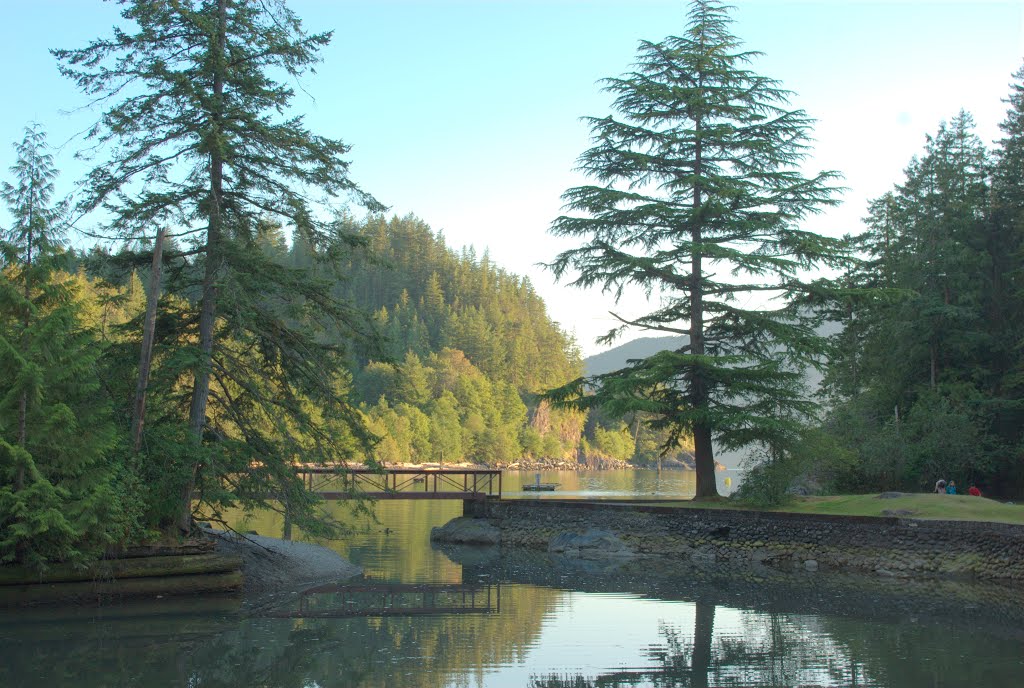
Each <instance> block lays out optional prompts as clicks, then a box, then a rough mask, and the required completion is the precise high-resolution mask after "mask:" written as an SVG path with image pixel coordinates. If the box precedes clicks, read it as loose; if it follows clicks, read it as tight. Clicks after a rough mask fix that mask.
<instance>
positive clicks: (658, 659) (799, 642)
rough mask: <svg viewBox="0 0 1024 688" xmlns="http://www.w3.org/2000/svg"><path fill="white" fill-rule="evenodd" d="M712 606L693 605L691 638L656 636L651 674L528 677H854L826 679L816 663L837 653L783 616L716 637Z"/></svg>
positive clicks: (650, 681)
mask: <svg viewBox="0 0 1024 688" xmlns="http://www.w3.org/2000/svg"><path fill="white" fill-rule="evenodd" d="M715 608H716V606H715V604H713V603H710V602H706V601H697V602H695V604H694V611H695V617H694V627H693V634H692V636H685V635H684V634H683V633H681V632H680V630H679V629H677V628H674V627H672V626H669V625H663V626H662V627H661V628H660V629H659V634H660V635H661V637H662V638H663V642H662V643H660V644H658V645H652V646H650V647H648V648H647V651H646V652H645V654H646V656H647V657H648V658H649V659H650V660H651V661H652V666H651V667H650V668H644V669H629V670H622V671H609V672H603V673H599V674H597V675H596V676H594V677H586V676H584V675H582V674H576V675H557V674H553V675H547V676H533V677H531V683H530V686H531V688H626V687H632V686H652V687H653V688H711V687H712V686H717V687H724V686H730V687H733V686H735V687H738V686H764V687H776V686H777V687H779V688H782V687H783V686H793V685H801V684H806V683H808V682H810V683H814V684H820V683H822V680H824V682H827V683H828V684H834V683H840V684H841V685H857V682H856V680H854V682H853V683H852V684H851V683H850V682H849V680H848V679H849V678H850V676H853V677H856V676H858V673H859V671H858V669H859V667H857V666H856V665H854V666H853V667H852V668H851V673H850V674H846V672H842V671H841V672H839V675H836V674H832V675H830V676H829V675H826V673H827V672H823V670H822V668H821V667H820V666H817V662H816V661H815V660H814V658H816V657H819V656H821V655H822V654H823V653H824V654H825V655H832V656H834V655H835V650H836V648H835V647H829V648H821V647H817V646H816V641H815V640H814V639H813V637H810V636H809V635H805V634H802V633H800V630H801V629H800V628H799V627H798V625H797V624H795V623H794V622H793V621H792V620H791V619H789V618H788V617H786V616H785V615H782V614H775V613H772V614H768V615H767V618H765V617H764V616H763V615H760V614H758V615H757V617H758V620H759V621H760V622H761V623H764V624H766V627H765V628H764V629H762V631H761V632H748V633H745V634H744V635H743V636H742V637H740V636H728V637H720V638H717V639H716V638H715V637H714V625H715Z"/></svg>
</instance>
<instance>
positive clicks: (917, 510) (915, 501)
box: [651, 493, 1024, 525]
mask: <svg viewBox="0 0 1024 688" xmlns="http://www.w3.org/2000/svg"><path fill="white" fill-rule="evenodd" d="M651 505H652V506H653V505H658V506H679V507H696V508H711V509H751V508H753V507H750V506H747V505H745V504H743V503H742V502H736V501H734V500H721V501H715V502H690V501H685V502H683V501H680V502H652V503H651ZM886 510H892V511H897V510H903V511H911V512H913V514H911V515H910V518H931V519H942V520H947V521H993V522H996V523H1017V524H1022V525H1024V505H1022V504H1012V505H1011V504H1003V503H1001V502H997V501H994V500H991V499H986V498H985V497H971V496H969V495H939V494H912V493H904V494H903V496H901V497H895V498H893V499H879V498H878V495H877V494H866V495H835V496H831V497H794V498H793V501H792V502H790V503H788V504H786V505H784V506H780V507H774V508H771V509H766V511H794V512H797V513H801V514H828V515H833V516H884V515H885V514H883V513H882V512H883V511H886Z"/></svg>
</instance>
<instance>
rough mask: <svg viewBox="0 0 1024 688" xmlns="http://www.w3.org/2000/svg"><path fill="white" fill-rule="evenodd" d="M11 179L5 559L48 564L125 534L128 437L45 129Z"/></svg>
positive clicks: (0, 289) (3, 422) (3, 383)
mask: <svg viewBox="0 0 1024 688" xmlns="http://www.w3.org/2000/svg"><path fill="white" fill-rule="evenodd" d="M15 150H16V151H17V162H16V163H15V165H14V166H13V167H12V168H11V172H12V175H13V177H14V179H15V184H13V185H12V184H4V186H3V190H2V193H3V197H4V199H5V200H6V201H7V204H8V207H9V209H10V212H11V215H12V216H13V218H14V224H13V225H12V226H11V227H10V228H8V229H7V230H6V231H4V232H3V233H2V239H3V240H2V241H0V256H2V263H0V563H6V562H9V561H12V560H16V561H18V562H20V563H23V564H25V565H28V566H31V567H34V568H44V567H45V565H46V562H48V561H55V560H68V559H73V560H80V559H81V558H82V555H83V554H86V553H88V554H96V553H97V551H98V550H100V549H101V548H102V547H103V546H105V545H107V544H110V543H111V542H113V541H115V540H117V539H118V537H119V533H118V532H117V531H118V529H119V525H120V523H119V521H120V519H119V510H118V495H117V489H116V487H115V483H116V475H117V466H116V465H115V463H114V461H113V460H112V459H111V453H112V450H113V448H114V445H115V443H116V439H117V438H116V433H115V431H114V426H113V423H112V418H111V412H110V408H109V404H108V403H107V401H106V400H105V399H104V396H103V394H102V393H101V392H100V385H99V380H98V379H97V376H96V372H95V371H96V364H97V358H98V357H99V355H100V353H101V348H100V346H99V345H98V341H97V339H96V337H95V336H93V334H92V333H91V332H89V331H88V330H87V329H86V328H85V327H84V326H83V323H82V320H83V318H82V317H81V316H82V313H81V308H80V306H79V304H78V302H77V301H76V299H75V289H76V284H75V280H74V279H73V278H71V277H70V276H69V275H68V274H66V273H61V272H59V271H58V270H56V269H55V265H56V264H57V263H58V262H59V259H60V253H61V242H60V237H61V221H62V218H61V205H60V204H56V203H54V202H53V198H52V197H53V190H54V186H53V182H54V179H55V178H56V175H57V172H56V170H55V169H54V167H53V161H52V158H51V156H50V154H49V153H48V151H47V147H46V140H45V136H44V134H43V133H42V131H41V130H40V129H39V128H37V127H30V128H28V129H27V130H26V132H25V138H24V140H23V141H22V142H21V143H20V144H18V145H16V146H15Z"/></svg>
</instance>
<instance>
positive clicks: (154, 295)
mask: <svg viewBox="0 0 1024 688" xmlns="http://www.w3.org/2000/svg"><path fill="white" fill-rule="evenodd" d="M163 250H164V228H163V227H161V228H160V229H158V230H157V232H156V240H155V241H154V243H153V269H152V272H151V273H150V276H149V295H148V297H147V298H146V322H145V324H144V325H143V327H142V352H141V353H140V354H139V382H138V385H136V387H135V407H134V409H135V412H134V414H133V417H132V446H133V448H134V450H135V453H136V454H138V453H139V450H140V449H142V427H143V425H145V422H146V388H147V387H149V370H150V367H151V366H152V364H153V340H154V339H155V337H156V307H157V303H158V302H159V301H160V273H161V271H162V268H163Z"/></svg>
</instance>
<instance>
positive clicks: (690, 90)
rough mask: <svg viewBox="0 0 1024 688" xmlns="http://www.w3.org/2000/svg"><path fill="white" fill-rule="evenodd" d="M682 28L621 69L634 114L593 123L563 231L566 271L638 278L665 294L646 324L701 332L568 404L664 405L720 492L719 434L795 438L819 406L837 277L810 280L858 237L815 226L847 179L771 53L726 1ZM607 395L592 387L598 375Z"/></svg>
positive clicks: (747, 440)
mask: <svg viewBox="0 0 1024 688" xmlns="http://www.w3.org/2000/svg"><path fill="white" fill-rule="evenodd" d="M689 20H690V21H689V26H688V28H687V30H686V32H685V33H684V35H683V36H681V37H680V36H671V37H668V38H666V39H664V40H663V41H661V42H658V43H652V42H649V41H643V42H641V44H640V49H639V56H638V61H637V63H636V68H635V71H633V72H631V73H629V74H627V75H625V76H623V77H621V78H613V79H607V80H606V81H605V90H607V91H608V92H610V93H612V94H614V96H615V101H614V107H615V110H616V111H617V112H618V114H619V115H620V116H619V117H616V116H607V117H602V118H590V119H589V120H588V121H589V123H590V125H591V129H592V132H593V141H594V146H593V147H592V148H590V149H589V150H587V151H586V152H584V153H583V154H582V156H581V157H580V160H579V163H580V169H581V170H582V171H584V172H585V173H587V174H588V175H590V176H591V177H593V178H594V179H595V180H596V181H597V182H598V184H595V185H588V186H580V187H576V188H572V189H569V190H568V191H567V192H566V193H565V194H564V196H563V199H564V200H565V202H566V208H567V210H568V211H570V212H574V213H577V214H574V215H564V216H561V217H559V218H558V219H557V220H555V222H554V224H553V226H552V232H553V233H554V234H555V235H557V236H561V237H571V238H576V239H582V240H583V241H584V243H583V245H582V246H580V247H578V248H573V249H570V250H567V251H565V252H563V253H561V254H560V255H559V256H558V257H557V258H556V259H555V261H554V262H553V263H552V264H551V266H550V267H551V268H552V270H553V271H554V273H555V275H556V276H557V277H559V278H562V277H566V276H568V275H570V274H573V275H574V277H573V279H572V281H571V283H572V284H573V285H574V286H578V287H584V288H585V287H592V286H599V287H601V288H602V289H603V290H604V291H606V292H611V293H612V294H613V295H614V296H615V298H616V300H618V299H619V298H620V297H621V296H622V295H623V294H624V290H625V289H626V288H627V287H629V286H631V285H634V286H637V287H639V288H640V289H642V290H645V291H646V293H647V294H648V295H649V296H652V297H656V298H657V299H658V301H659V305H658V306H657V307H656V308H654V309H653V310H651V311H650V312H648V313H646V314H644V315H640V316H638V317H635V318H625V317H620V318H619V320H620V321H621V322H622V325H621V327H619V328H616V329H615V330H613V331H612V332H610V333H609V334H608V335H607V336H606V337H605V338H604V339H605V341H610V340H611V339H612V338H614V337H615V336H616V335H617V334H619V333H621V332H622V330H623V329H625V328H629V327H635V328H639V329H642V330H655V331H659V332H666V333H671V334H676V335H678V334H684V335H688V337H689V341H688V343H687V344H686V345H685V346H683V347H681V348H680V349H678V350H676V351H666V352H662V353H659V354H657V355H655V356H651V357H650V358H647V359H645V360H643V361H640V362H638V363H636V364H634V365H632V366H631V367H629V368H626V369H623V370H620V371H617V372H614V373H610V374H607V375H601V376H597V377H595V378H592V379H590V380H582V379H580V380H577V381H576V382H575V383H572V384H570V385H568V386H565V387H562V388H560V389H558V390H556V391H555V392H554V393H553V396H554V398H556V399H559V400H562V401H568V402H571V403H576V404H578V405H582V406H592V405H594V404H598V403H603V404H606V405H607V408H609V409H611V410H612V411H613V412H615V413H618V414H621V415H625V414H627V413H630V412H635V411H643V412H650V413H653V414H654V416H653V419H652V420H651V421H650V422H651V425H652V426H653V427H654V428H656V429H660V428H666V429H669V430H670V433H669V437H668V444H667V445H666V448H668V447H674V446H675V445H676V444H677V442H678V440H679V438H680V437H683V436H686V435H692V437H693V440H694V445H695V454H696V467H697V496H698V497H708V496H714V495H717V489H716V487H715V478H714V455H713V449H712V441H713V440H714V441H716V442H718V443H720V445H721V446H724V447H728V448H735V447H742V446H746V445H749V444H753V443H761V444H764V445H768V446H771V447H776V448H781V447H784V446H785V445H786V444H787V443H788V442H789V441H791V440H792V438H793V437H794V435H795V432H796V431H797V428H798V427H799V421H800V419H801V417H802V416H805V415H806V414H808V413H810V412H811V411H812V409H813V405H812V404H810V403H809V402H808V401H807V399H806V398H805V393H804V392H803V390H802V389H800V377H801V374H800V371H801V370H802V368H803V367H804V366H806V365H808V364H815V363H816V362H817V357H819V356H820V355H821V354H823V352H824V351H825V344H824V342H823V340H821V339H820V338H819V337H817V336H816V335H815V332H814V324H815V323H814V318H813V317H812V316H811V314H810V313H809V312H808V311H807V310H806V309H804V308H801V306H800V305H799V304H800V302H801V300H802V299H804V298H805V297H807V296H808V295H809V294H812V293H814V292H815V291H817V290H819V289H820V288H821V285H817V284H814V283H810V282H808V281H806V280H805V278H804V275H805V274H806V273H807V271H809V270H813V269H815V268H817V267H819V266H823V265H824V266H839V265H842V264H844V262H845V261H846V250H845V248H844V244H843V242H841V241H838V240H832V239H828V238H825V237H822V236H819V235H817V234H814V233H811V232H809V231H805V230H801V229H800V223H801V221H803V220H804V219H805V218H806V217H807V216H808V215H810V214H812V213H815V212H818V211H820V209H821V208H822V207H823V206H827V205H831V204H833V203H834V202H835V201H834V194H835V187H834V186H833V183H834V180H835V179H836V176H837V175H836V174H835V173H831V172H824V173H821V174H818V175H816V176H813V177H807V176H804V175H803V174H802V173H801V171H800V170H799V164H800V163H801V162H802V161H803V160H804V159H805V157H806V155H807V152H808V141H809V135H810V128H811V124H812V121H811V120H810V119H809V118H808V116H807V115H806V114H805V113H804V112H803V111H801V110H787V109H786V105H787V99H788V96H789V93H788V92H787V91H785V90H783V89H781V88H780V86H779V84H778V83H777V82H776V81H774V80H772V79H768V78H766V77H763V76H760V75H758V74H756V73H754V72H752V71H750V70H749V69H748V68H747V66H748V64H749V63H750V62H751V61H752V60H753V58H754V57H756V56H757V55H758V53H755V52H746V51H743V50H741V48H740V42H739V40H738V39H737V38H735V37H734V36H733V35H731V34H730V33H729V25H730V19H729V17H728V12H727V8H726V7H725V6H723V5H722V4H721V3H719V2H716V1H713V0H698V1H697V2H694V3H693V5H692V8H691V11H690V14H689ZM587 385H590V386H593V387H594V388H596V390H597V393H596V395H595V396H593V397H584V396H583V392H584V389H585V386H587Z"/></svg>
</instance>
